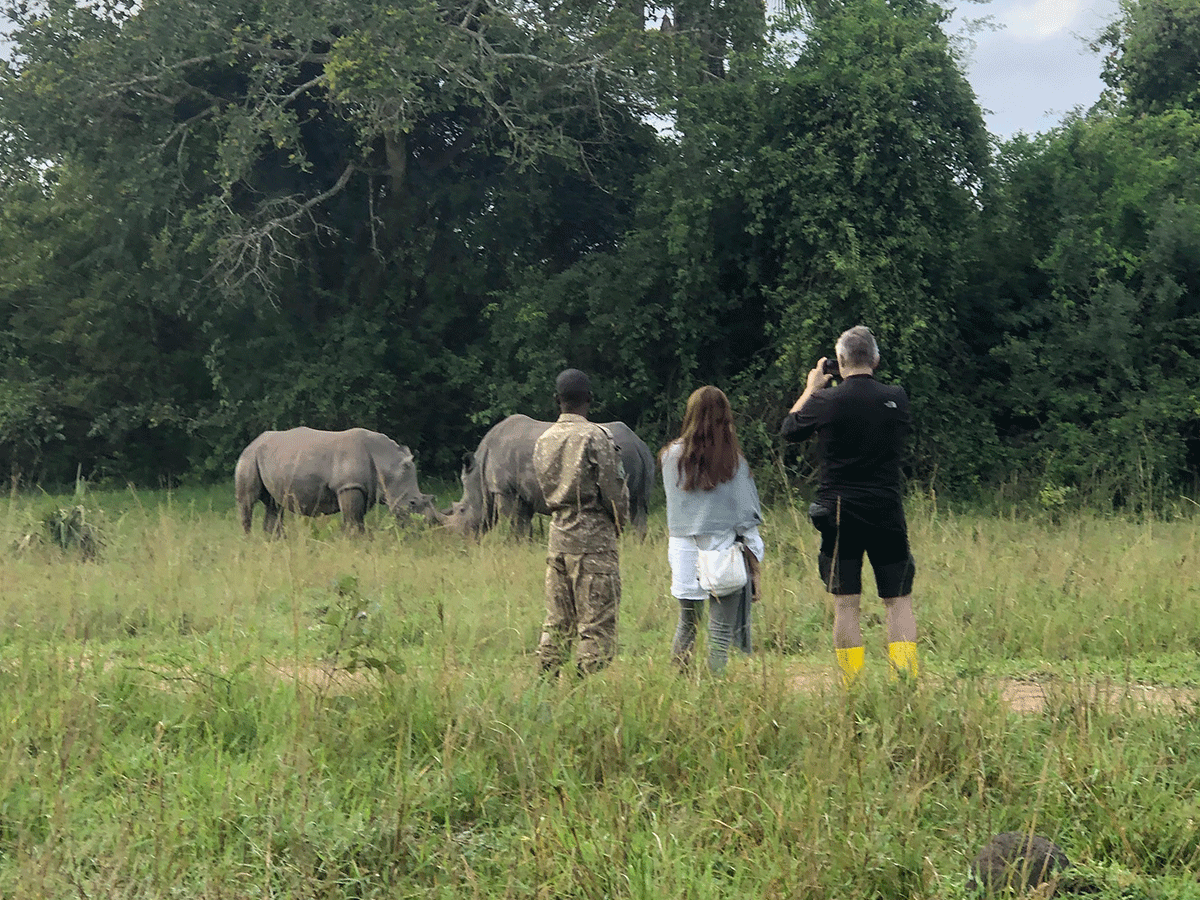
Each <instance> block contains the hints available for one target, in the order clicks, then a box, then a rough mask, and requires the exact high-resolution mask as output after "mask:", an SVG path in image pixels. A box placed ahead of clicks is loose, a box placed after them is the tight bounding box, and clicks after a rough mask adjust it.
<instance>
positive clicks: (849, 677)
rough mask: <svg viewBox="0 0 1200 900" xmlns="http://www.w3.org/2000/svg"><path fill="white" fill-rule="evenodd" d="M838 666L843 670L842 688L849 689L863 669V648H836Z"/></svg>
mask: <svg viewBox="0 0 1200 900" xmlns="http://www.w3.org/2000/svg"><path fill="white" fill-rule="evenodd" d="M833 649H834V651H835V652H836V653H837V661H838V666H839V667H840V668H841V670H842V687H844V688H849V687H850V686H851V685H852V684H854V680H855V679H856V678H858V673H859V672H861V671H862V667H863V648H862V647H834V648H833Z"/></svg>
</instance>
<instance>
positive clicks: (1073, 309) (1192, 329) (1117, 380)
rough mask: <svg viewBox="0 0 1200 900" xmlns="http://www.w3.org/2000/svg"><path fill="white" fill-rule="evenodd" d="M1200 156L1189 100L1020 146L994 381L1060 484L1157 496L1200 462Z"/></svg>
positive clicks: (1014, 163)
mask: <svg viewBox="0 0 1200 900" xmlns="http://www.w3.org/2000/svg"><path fill="white" fill-rule="evenodd" d="M1197 160H1200V120H1198V119H1197V117H1196V115H1195V114H1194V113H1191V112H1188V111H1184V110H1176V111H1174V112H1169V113H1165V114H1163V115H1156V116H1145V117H1143V116H1139V117H1137V118H1131V117H1125V116H1121V117H1115V118H1114V117H1105V116H1098V117H1092V118H1088V119H1080V120H1076V121H1074V122H1071V123H1069V124H1067V125H1064V126H1063V127H1062V128H1060V129H1057V130H1055V131H1053V132H1050V133H1049V134H1046V135H1043V136H1041V137H1039V138H1038V139H1036V140H1033V141H1029V140H1018V141H1015V142H1013V143H1012V144H1010V145H1009V146H1007V147H1006V148H1005V154H1004V167H1005V170H1006V173H1007V178H1006V183H1005V186H1004V190H1003V192H1002V196H1001V198H1000V199H999V200H998V203H997V205H998V208H1000V209H1002V210H1003V213H1002V214H1000V215H998V216H997V221H996V223H995V224H996V229H995V230H994V231H993V232H992V233H991V236H990V239H991V242H992V243H993V245H994V246H995V247H996V248H997V250H996V255H995V257H994V258H993V259H994V261H995V262H996V263H997V265H998V270H999V271H1000V272H1001V273H1002V274H1001V275H1000V277H998V278H997V281H996V282H995V284H993V285H992V286H991V287H990V288H989V292H990V298H991V312H992V315H993V317H994V319H995V321H996V322H998V323H1000V325H1001V328H1002V332H1003V336H1002V338H1001V339H1000V341H999V342H998V343H997V345H996V346H995V347H994V349H993V350H992V356H993V358H994V359H995V360H996V361H997V362H998V363H999V364H1000V366H1001V368H1000V369H999V370H998V371H997V372H996V373H995V375H994V380H991V381H990V382H989V385H988V386H987V387H985V391H986V392H987V393H990V394H991V395H992V396H993V397H994V398H995V400H994V406H993V410H994V416H995V421H996V423H997V429H998V431H999V433H1000V435H1001V437H1002V439H1003V440H1004V442H1005V444H1006V446H1008V447H1009V448H1010V449H1011V450H1012V452H1013V453H1014V454H1015V460H1014V463H1015V464H1016V465H1019V466H1020V467H1022V468H1023V469H1024V470H1025V471H1032V472H1033V473H1034V474H1035V475H1038V476H1039V477H1040V478H1041V479H1043V480H1044V482H1045V483H1046V484H1049V485H1051V486H1056V487H1057V486H1066V487H1074V486H1082V487H1088V488H1096V489H1099V490H1103V491H1104V492H1105V493H1106V494H1107V495H1108V496H1111V497H1113V498H1114V499H1116V500H1117V501H1118V502H1135V501H1136V502H1138V503H1142V502H1153V501H1154V500H1155V499H1156V498H1157V497H1158V496H1159V494H1158V491H1159V490H1160V489H1161V488H1162V487H1164V486H1165V485H1168V484H1171V485H1178V484H1180V483H1182V482H1185V481H1190V480H1192V479H1194V478H1195V476H1196V474H1197V472H1200V393H1198V392H1197V387H1196V385H1197V384H1198V383H1200V187H1198V185H1200V179H1197ZM1039 483H1041V482H1039Z"/></svg>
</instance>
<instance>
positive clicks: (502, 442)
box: [475, 414, 550, 512]
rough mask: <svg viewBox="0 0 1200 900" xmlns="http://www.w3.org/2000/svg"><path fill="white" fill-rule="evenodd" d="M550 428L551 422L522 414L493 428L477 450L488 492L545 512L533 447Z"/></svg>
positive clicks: (510, 417) (484, 484)
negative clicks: (503, 495)
mask: <svg viewBox="0 0 1200 900" xmlns="http://www.w3.org/2000/svg"><path fill="white" fill-rule="evenodd" d="M549 427H550V423H549V422H539V421H538V420H537V419H531V418H530V417H529V416H525V415H519V414H518V415H514V416H509V417H508V418H507V419H504V420H503V421H501V422H498V423H497V424H496V425H494V426H492V428H491V430H490V431H488V433H487V434H485V435H484V436H483V440H482V441H480V443H479V449H478V450H476V451H475V456H476V460H477V461H478V464H479V467H480V469H481V472H480V475H481V477H482V478H483V486H484V489H485V490H486V491H487V492H489V493H495V494H505V495H508V496H518V497H521V498H523V499H525V500H527V501H529V502H531V503H533V504H534V505H535V506H537V507H538V508H539V509H538V511H539V512H542V511H544V507H545V504H546V501H545V499H544V498H543V497H542V489H541V487H539V485H538V483H537V477H536V476H535V475H534V471H533V447H534V445H535V444H536V443H537V439H538V438H540V437H541V436H542V435H543V434H545V433H546V429H547V428H549Z"/></svg>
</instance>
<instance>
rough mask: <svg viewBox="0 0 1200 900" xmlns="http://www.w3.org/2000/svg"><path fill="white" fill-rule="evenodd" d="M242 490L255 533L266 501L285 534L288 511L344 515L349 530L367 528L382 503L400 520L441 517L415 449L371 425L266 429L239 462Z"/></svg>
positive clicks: (245, 521) (244, 511)
mask: <svg viewBox="0 0 1200 900" xmlns="http://www.w3.org/2000/svg"><path fill="white" fill-rule="evenodd" d="M234 488H235V491H236V494H237V504H238V512H239V513H240V515H241V519H242V529H243V530H244V531H245V532H246V533H247V534H249V533H250V525H251V522H252V520H253V517H254V504H255V503H256V502H258V501H259V500H261V501H262V502H263V505H264V506H265V507H266V508H267V512H266V517H265V518H264V519H263V531H264V532H266V533H268V534H277V533H279V532H280V530H281V529H282V525H283V511H284V510H285V509H286V510H290V511H292V512H295V513H299V514H300V515H302V516H317V515H330V514H332V513H335V512H339V511H340V512H341V514H342V527H343V528H347V529H355V530H362V527H363V516H364V515H365V514H366V512H367V510H368V509H370V508H371V507H373V506H374V505H375V504H376V503H385V504H387V507H388V509H389V510H391V512H392V513H393V514H394V515H395V516H397V517H402V516H405V515H407V514H409V513H419V514H422V515H424V516H425V517H426V518H427V519H430V520H431V521H440V520H441V514H440V513H439V512H438V511H437V508H436V507H435V506H434V503H433V497H432V495H430V494H422V493H421V491H420V489H418V487H417V467H416V465H415V464H414V463H413V455H412V453H411V451H409V449H408V448H407V447H405V446H403V445H401V444H397V443H396V442H395V441H393V440H392V439H391V438H390V437H388V436H387V435H385V434H380V433H379V432H377V431H367V429H365V428H351V429H350V430H349V431H318V430H316V429H315V428H293V429H291V430H290V431H264V432H263V433H262V434H260V435H259V436H258V437H256V438H255V439H254V440H253V441H251V442H250V445H249V446H248V447H247V448H246V449H245V450H243V451H242V455H241V456H240V457H238V462H237V469H236V470H235V471H234Z"/></svg>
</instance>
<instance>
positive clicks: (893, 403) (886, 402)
mask: <svg viewBox="0 0 1200 900" xmlns="http://www.w3.org/2000/svg"><path fill="white" fill-rule="evenodd" d="M883 405H884V406H886V407H887V408H888V409H895V408H896V401H895V400H884V401H883Z"/></svg>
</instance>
